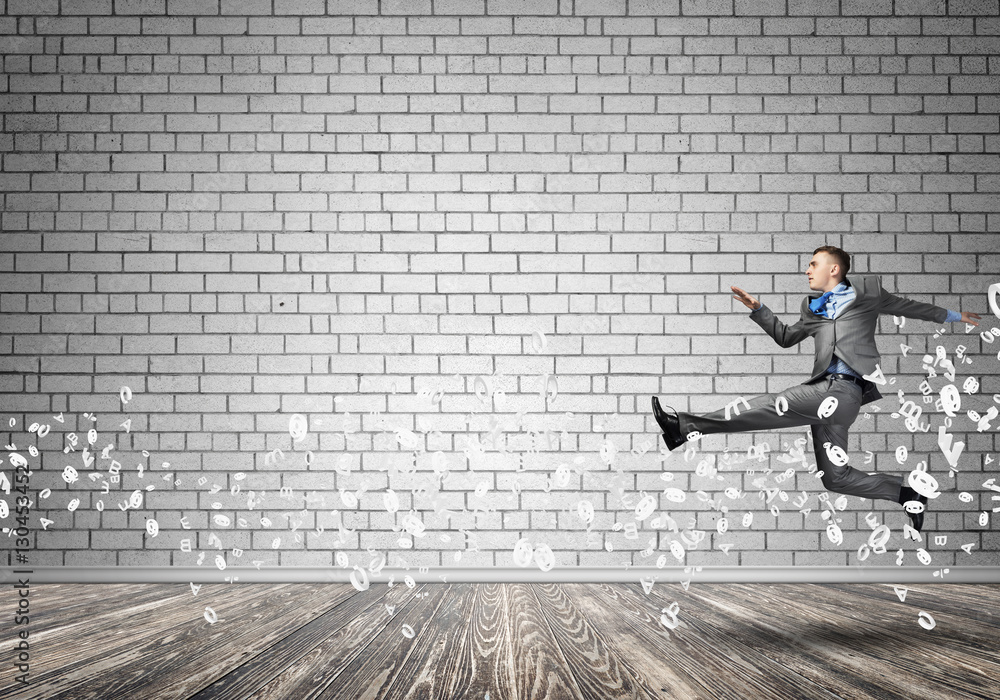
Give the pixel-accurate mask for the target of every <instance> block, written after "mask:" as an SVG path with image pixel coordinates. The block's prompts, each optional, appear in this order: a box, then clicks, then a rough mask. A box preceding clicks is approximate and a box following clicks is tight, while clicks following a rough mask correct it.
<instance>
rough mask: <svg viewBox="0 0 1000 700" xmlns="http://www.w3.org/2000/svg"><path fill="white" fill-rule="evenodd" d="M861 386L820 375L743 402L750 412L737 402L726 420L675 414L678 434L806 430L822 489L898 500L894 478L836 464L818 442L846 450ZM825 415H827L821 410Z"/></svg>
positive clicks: (898, 479) (898, 480) (721, 413)
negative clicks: (833, 404)
mask: <svg viewBox="0 0 1000 700" xmlns="http://www.w3.org/2000/svg"><path fill="white" fill-rule="evenodd" d="M861 393H862V392H861V387H860V386H858V385H857V384H855V383H854V382H852V381H850V380H847V379H841V378H839V377H835V376H833V375H826V376H825V377H824V378H822V379H820V380H819V381H817V382H814V383H813V384H799V385H797V386H793V387H790V388H788V389H785V390H784V391H781V392H778V393H776V394H761V395H760V396H755V397H753V398H752V399H748V400H747V404H748V405H749V406H750V408H746V407H745V406H744V405H743V403H742V402H739V403H738V404H737V410H739V414H736V410H733V409H732V405H731V410H730V417H729V419H728V420H727V419H726V413H725V409H724V408H723V409H720V410H718V411H713V412H712V413H706V414H704V415H700V416H699V415H695V414H693V413H682V412H680V411H678V413H677V416H678V418H679V419H680V428H681V435H684V436H686V435H687V434H688V433H689V432H691V431H692V430H697V431H699V432H700V433H702V434H704V435H709V434H712V433H740V432H744V431H748V430H774V429H777V428H792V427H795V426H800V425H808V426H811V430H812V437H813V448H814V449H815V453H816V467H817V468H818V469H821V470H822V471H823V476H822V480H823V486H824V487H826V489H827V490H828V491H833V492H835V493H844V494H847V495H848V496H860V497H861V498H873V499H874V498H883V499H886V500H890V501H894V502H897V503H898V502H899V491H900V487H901V486H902V485H903V478H902V476H900V475H896V474H867V473H865V472H863V471H860V470H858V469H855V468H854V467H852V466H850V465H848V464H845V465H843V466H837V465H836V464H834V463H833V462H832V461H831V460H830V458H829V457H828V456H827V450H826V447H824V443H827V442H829V443H831V446H836V447H840V448H841V449H843V450H844V452H845V454H846V452H847V433H848V430H849V429H850V427H851V424H852V423H854V419H855V418H857V417H858V412H859V411H860V410H861ZM829 396H833V397H836V399H837V408H836V410H835V411H834V412H833V413H832V414H831V415H829V416H827V417H820V416H819V409H820V406H821V404H822V403H823V402H824V400H826V398H827V397H829ZM779 397H784V398H785V400H786V401H787V402H788V408H787V409H785V407H784V405H781V406H780V408H782V409H783V415H779V414H778V410H777V408H778V407H777V406H776V402H778V399H779ZM824 413H827V411H824Z"/></svg>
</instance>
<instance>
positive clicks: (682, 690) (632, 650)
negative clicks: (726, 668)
mask: <svg viewBox="0 0 1000 700" xmlns="http://www.w3.org/2000/svg"><path fill="white" fill-rule="evenodd" d="M560 587H561V588H562V589H563V591H564V592H565V593H566V595H567V597H568V598H569V599H570V600H572V601H573V603H574V604H575V605H576V606H577V607H578V608H579V609H580V610H581V611H582V613H583V614H584V615H585V616H586V617H587V619H588V620H590V622H591V624H593V625H594V626H595V627H596V628H598V629H600V630H603V634H604V637H605V639H606V640H607V643H608V645H609V646H611V648H612V649H613V650H614V651H615V652H616V653H617V655H618V658H619V659H620V660H621V662H622V663H623V664H624V665H625V667H626V668H628V670H629V672H630V673H631V674H632V676H633V677H634V678H635V679H636V681H637V682H638V683H640V684H642V685H643V687H645V688H646V689H647V691H648V692H649V694H651V695H653V696H654V697H666V698H677V699H678V700H687V699H689V698H697V697H708V695H707V692H708V691H707V689H706V688H705V687H704V686H702V685H701V684H700V683H698V682H697V680H695V679H693V678H692V677H691V676H689V675H688V674H686V673H685V672H684V670H683V668H682V667H683V666H684V664H683V662H680V661H678V660H677V659H676V658H675V655H674V654H664V653H663V651H662V649H660V648H659V647H658V644H659V642H660V641H661V640H662V641H664V642H666V643H667V644H669V643H670V637H669V632H668V631H667V630H666V628H663V627H662V626H660V627H659V628H657V627H654V626H653V621H652V620H651V619H650V620H647V621H644V622H641V623H640V624H638V625H636V626H634V627H633V625H632V624H630V620H631V613H629V614H625V613H623V611H622V610H621V609H620V608H619V607H618V606H616V605H614V604H613V603H611V602H609V601H608V599H607V597H606V596H599V595H598V594H597V593H596V592H595V591H593V590H591V588H590V587H589V586H587V585H585V584H580V583H563V584H560ZM636 619H637V620H638V619H639V618H638V617H636ZM657 624H659V623H658V621H657ZM654 636H656V637H659V638H661V639H655V640H654V639H653V637H654Z"/></svg>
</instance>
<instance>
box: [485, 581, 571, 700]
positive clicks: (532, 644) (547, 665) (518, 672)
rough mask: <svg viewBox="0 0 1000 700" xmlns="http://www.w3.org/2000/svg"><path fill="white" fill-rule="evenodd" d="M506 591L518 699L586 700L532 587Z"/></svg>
mask: <svg viewBox="0 0 1000 700" xmlns="http://www.w3.org/2000/svg"><path fill="white" fill-rule="evenodd" d="M504 587H505V589H506V593H507V611H508V612H507V617H508V620H507V622H508V624H509V626H510V639H511V658H512V663H513V665H514V690H515V696H516V697H518V698H522V699H524V700H528V699H530V700H534V699H535V698H551V699H552V700H560V699H562V698H583V697H585V696H584V695H583V693H582V691H581V690H580V686H579V685H577V682H576V679H575V678H574V677H573V674H572V672H571V671H570V669H569V666H568V664H567V663H566V658H565V657H564V656H563V654H562V651H561V650H560V649H559V644H558V643H557V642H556V640H555V638H554V637H553V636H552V630H551V629H550V628H549V625H548V623H547V622H546V621H545V616H544V614H543V613H542V610H541V609H540V608H539V606H538V601H537V600H535V596H534V595H532V593H531V587H530V585H529V584H523V583H514V584H505V586H504ZM490 697H492V696H490Z"/></svg>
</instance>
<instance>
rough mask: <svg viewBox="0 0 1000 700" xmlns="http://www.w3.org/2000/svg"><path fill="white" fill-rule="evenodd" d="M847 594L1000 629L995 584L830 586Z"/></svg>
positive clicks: (998, 595)
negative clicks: (903, 592) (923, 608)
mask: <svg viewBox="0 0 1000 700" xmlns="http://www.w3.org/2000/svg"><path fill="white" fill-rule="evenodd" d="M823 585H824V586H829V587H831V588H835V589H836V590H838V591H841V592H843V593H845V594H847V595H851V596H855V595H862V596H866V597H868V598H872V599H874V600H875V601H877V603H876V604H881V603H884V602H886V601H896V602H905V604H906V605H910V606H914V605H916V606H921V605H923V606H926V609H927V611H928V612H929V613H931V615H934V612H933V611H935V610H936V611H939V612H944V613H948V614H949V615H953V616H955V617H961V618H967V619H969V620H975V621H976V622H979V623H982V624H984V625H989V626H991V627H996V628H1000V609H998V608H997V601H998V600H1000V584H995V583H965V584H956V583H947V584H946V583H920V584H913V583H906V584H895V585H893V584H888V583H827V584H823ZM893 588H905V589H906V591H907V592H906V599H905V601H900V600H899V596H897V595H896V592H895V591H894V590H893Z"/></svg>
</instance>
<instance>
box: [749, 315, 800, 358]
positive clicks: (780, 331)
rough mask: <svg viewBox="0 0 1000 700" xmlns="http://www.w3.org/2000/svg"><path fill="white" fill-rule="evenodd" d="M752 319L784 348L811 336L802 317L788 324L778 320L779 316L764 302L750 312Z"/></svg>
mask: <svg viewBox="0 0 1000 700" xmlns="http://www.w3.org/2000/svg"><path fill="white" fill-rule="evenodd" d="M750 320H751V321H753V322H754V323H756V324H757V325H758V326H760V327H761V328H763V329H764V331H765V332H766V333H767V334H768V335H769V336H771V337H772V338H774V342H776V343H777V344H778V345H780V346H781V347H783V348H790V347H792V346H793V345H798V344H799V343H801V342H802V341H803V340H805V339H806V338H808V337H809V331H807V330H806V328H805V323H804V322H803V321H802V319H799V320H798V322H797V323H795V324H794V325H792V326H788V325H786V324H784V323H782V322H781V321H780V320H778V318H777V316H775V315H774V313H773V312H772V311H771V310H770V309H769V308H767V307H766V306H764V304H761V305H760V306H758V307H757V308H756V309H754V310H753V311H751V312H750Z"/></svg>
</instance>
